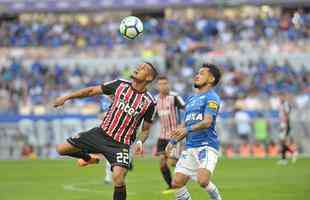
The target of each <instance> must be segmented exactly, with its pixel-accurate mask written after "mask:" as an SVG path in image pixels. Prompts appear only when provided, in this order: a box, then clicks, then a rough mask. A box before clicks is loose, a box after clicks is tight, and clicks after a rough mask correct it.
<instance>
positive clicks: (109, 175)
mask: <svg viewBox="0 0 310 200" xmlns="http://www.w3.org/2000/svg"><path fill="white" fill-rule="evenodd" d="M104 180H105V181H106V182H112V171H111V164H110V163H109V162H108V161H106V165H105V179H104Z"/></svg>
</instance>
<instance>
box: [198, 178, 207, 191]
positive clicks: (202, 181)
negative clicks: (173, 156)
mask: <svg viewBox="0 0 310 200" xmlns="http://www.w3.org/2000/svg"><path fill="white" fill-rule="evenodd" d="M197 182H198V184H199V185H200V186H201V187H202V188H206V187H207V186H208V185H209V182H210V181H209V178H207V177H202V178H198V180H197Z"/></svg>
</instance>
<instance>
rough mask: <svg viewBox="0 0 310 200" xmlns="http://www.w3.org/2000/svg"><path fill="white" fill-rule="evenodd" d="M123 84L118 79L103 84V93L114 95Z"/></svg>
mask: <svg viewBox="0 0 310 200" xmlns="http://www.w3.org/2000/svg"><path fill="white" fill-rule="evenodd" d="M121 82H122V81H121V80H119V79H118V80H113V81H109V82H105V83H103V84H101V89H102V92H103V93H104V94H106V95H113V94H114V93H115V91H116V89H117V87H118V86H119V85H120V84H121Z"/></svg>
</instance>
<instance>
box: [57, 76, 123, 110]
mask: <svg viewBox="0 0 310 200" xmlns="http://www.w3.org/2000/svg"><path fill="white" fill-rule="evenodd" d="M121 82H122V81H121V80H120V79H118V80H113V81H110V82H106V83H103V84H101V85H96V86H92V87H87V88H84V89H81V90H78V91H76V92H73V93H71V94H69V95H66V96H61V97H58V98H57V99H56V100H55V102H54V103H53V106H54V107H58V106H62V105H63V104H64V103H65V102H66V101H68V100H70V99H80V98H84V97H91V96H97V95H101V94H106V95H112V96H113V94H114V92H115V90H116V88H117V87H118V86H119V84H120V83H121Z"/></svg>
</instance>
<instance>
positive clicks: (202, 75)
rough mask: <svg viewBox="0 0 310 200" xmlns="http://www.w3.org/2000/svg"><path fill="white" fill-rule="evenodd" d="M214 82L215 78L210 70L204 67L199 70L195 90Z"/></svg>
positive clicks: (195, 80) (195, 79)
mask: <svg viewBox="0 0 310 200" xmlns="http://www.w3.org/2000/svg"><path fill="white" fill-rule="evenodd" d="M213 81H214V77H213V76H212V74H211V73H210V72H209V69H208V68H206V67H203V68H201V69H200V70H199V72H198V74H197V75H196V76H195V78H194V86H195V88H201V87H203V86H205V85H208V84H210V85H212V83H213Z"/></svg>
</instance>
